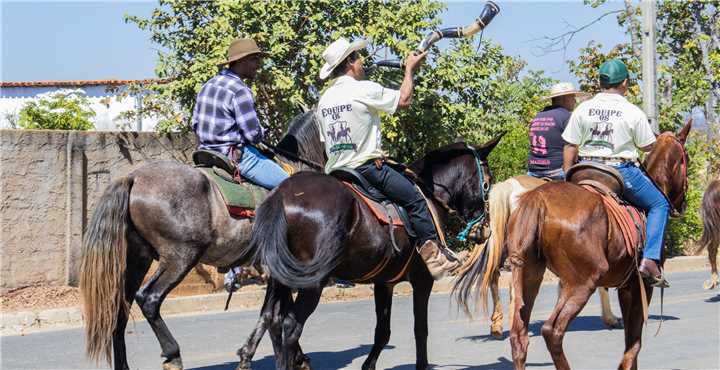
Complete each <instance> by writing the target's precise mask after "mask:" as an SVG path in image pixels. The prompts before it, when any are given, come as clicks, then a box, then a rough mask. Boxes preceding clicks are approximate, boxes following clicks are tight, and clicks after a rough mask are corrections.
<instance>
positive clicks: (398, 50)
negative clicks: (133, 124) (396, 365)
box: [126, 0, 550, 172]
mask: <svg viewBox="0 0 720 370" xmlns="http://www.w3.org/2000/svg"><path fill="white" fill-rule="evenodd" d="M204 4H205V5H204V6H203V7H197V6H195V2H192V1H165V0H163V1H161V2H160V7H159V8H158V9H156V10H155V11H154V12H153V15H152V17H151V18H150V19H142V18H139V17H134V16H128V17H126V20H127V21H128V22H132V23H135V24H137V25H138V27H140V28H141V29H143V30H148V31H150V32H151V34H152V40H153V41H154V42H156V43H158V44H159V45H160V46H162V47H163V49H165V50H166V51H165V52H161V55H160V62H159V63H158V65H157V67H156V71H157V73H158V76H159V77H161V78H168V79H171V80H170V81H169V82H168V83H164V84H159V85H156V86H152V87H150V88H151V89H152V90H153V91H154V92H155V94H149V95H147V97H146V100H155V102H156V103H157V104H153V102H152V101H151V102H145V104H144V105H145V107H146V110H145V112H141V114H148V113H152V114H156V115H159V116H161V117H165V118H166V120H165V122H166V123H167V124H165V125H164V127H165V128H166V129H173V130H177V129H180V130H188V129H189V118H190V116H191V109H192V106H193V104H194V99H195V96H196V94H197V92H198V91H199V89H200V87H201V86H202V84H203V83H204V82H205V81H207V80H208V79H209V78H211V77H212V76H213V75H214V74H215V73H217V70H218V69H217V66H216V64H217V63H218V62H220V61H222V60H223V58H224V56H225V55H224V54H225V52H226V47H227V45H228V44H229V42H230V41H231V40H232V39H233V38H234V37H237V36H238V35H241V36H247V37H252V38H254V39H255V40H256V41H257V42H258V44H259V46H260V48H261V49H263V50H267V51H269V53H270V57H269V58H266V61H265V65H264V68H263V69H261V71H260V73H259V74H258V78H257V80H256V83H254V85H253V86H252V88H253V91H254V92H255V95H256V104H257V108H258V113H259V114H260V116H261V120H262V121H263V122H267V126H269V127H268V128H269V131H270V134H271V139H270V140H272V138H277V137H278V135H279V134H280V133H281V132H283V131H284V129H285V127H284V124H285V122H288V121H289V120H290V118H291V117H292V116H293V115H295V114H297V113H298V112H299V106H305V107H308V106H312V105H313V104H314V103H315V102H316V100H317V98H318V96H317V92H318V91H322V89H323V87H324V81H320V80H319V79H318V71H319V69H320V67H321V65H322V58H321V53H322V51H323V50H324V48H325V47H326V45H328V44H329V43H330V42H332V41H333V40H334V39H336V38H337V37H339V36H344V37H347V38H349V39H353V38H357V37H363V38H367V39H369V41H370V48H369V49H370V55H369V57H370V58H374V59H384V58H385V57H387V56H397V55H401V56H402V55H406V54H407V53H408V52H410V51H411V50H412V49H413V48H414V47H415V46H416V45H417V44H418V42H419V41H420V40H421V38H422V36H423V35H424V34H426V33H427V31H429V30H430V29H432V28H434V27H435V26H437V25H438V24H439V23H440V19H439V18H438V16H439V15H440V12H441V11H442V10H443V8H444V5H443V4H442V3H439V2H436V1H432V0H421V1H417V2H412V3H405V2H385V1H379V0H374V1H364V2H356V1H349V0H348V1H330V0H322V1H310V2H264V1H261V2H255V1H250V0H242V1H237V2H224V1H220V2H210V3H204ZM478 10H479V8H478ZM471 20H472V17H470V16H469V17H468V22H469V21H471ZM523 68H524V62H522V61H519V60H516V59H513V58H511V57H508V56H506V55H503V53H502V48H501V47H499V46H498V45H495V44H492V43H490V42H487V41H486V42H484V43H483V44H482V47H481V48H480V53H477V52H476V45H474V44H473V40H468V39H464V40H459V41H456V42H451V43H450V46H449V47H448V49H447V50H445V51H443V52H442V53H439V52H438V49H434V50H433V52H432V53H431V54H430V57H429V58H428V62H427V63H426V64H425V66H424V67H422V69H421V70H420V71H419V73H418V75H417V76H416V90H415V95H414V101H413V105H412V108H411V109H409V110H405V111H401V112H398V113H397V114H396V115H393V116H386V117H383V126H384V127H383V129H384V135H385V139H386V143H387V144H386V148H388V149H390V151H391V155H393V156H395V157H397V158H399V159H401V160H405V161H409V160H412V159H414V158H417V157H419V156H420V154H421V153H423V152H425V151H427V150H429V149H432V148H436V147H438V146H440V145H444V144H447V143H448V142H450V141H453V140H455V139H457V138H464V139H465V140H467V141H468V142H473V143H480V142H482V141H485V140H487V139H489V138H491V137H492V136H493V135H496V134H498V133H499V132H501V131H503V130H505V129H507V128H515V127H516V125H518V124H521V123H522V124H524V123H525V122H528V121H529V120H530V118H531V117H532V115H534V114H535V113H536V112H537V110H539V109H540V107H541V105H542V102H541V101H540V100H539V98H538V97H539V96H541V95H543V93H544V90H545V89H546V88H547V86H548V85H549V82H550V81H549V79H547V78H544V77H543V76H542V75H540V74H537V73H529V74H528V75H527V76H525V77H522V78H521V77H520V71H521V70H522V69H523ZM371 78H372V79H374V80H377V81H383V82H384V83H386V82H388V81H395V86H392V83H391V86H390V87H397V84H399V81H400V80H401V72H400V71H394V70H378V71H377V72H375V73H374V74H373V75H372V76H371ZM163 101H165V102H177V103H179V105H180V107H181V109H180V112H179V113H178V110H177V109H174V110H173V109H167V108H163V106H162V104H161V103H162V102H163ZM158 102H159V103H158ZM172 105H173V103H169V104H168V103H166V104H165V106H172ZM518 139H520V138H519V137H518ZM507 140H508V138H506V139H505V140H503V141H504V142H505V141H507ZM522 140H527V139H526V138H522ZM501 147H502V146H501ZM510 147H517V145H515V146H513V145H510ZM499 149H500V148H499ZM526 155H527V152H525V153H522V155H520V154H519V152H518V154H517V155H516V158H514V159H513V161H512V162H513V165H512V166H510V165H508V166H507V167H505V168H521V167H522V166H523V162H524V161H525V156H526ZM501 172H502V171H501Z"/></svg>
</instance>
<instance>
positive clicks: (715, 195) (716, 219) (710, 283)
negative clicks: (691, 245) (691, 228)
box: [700, 179, 720, 289]
mask: <svg viewBox="0 0 720 370" xmlns="http://www.w3.org/2000/svg"><path fill="white" fill-rule="evenodd" d="M701 213H702V219H703V233H702V237H701V238H700V246H701V248H707V250H708V259H710V269H711V276H710V280H707V281H705V283H704V284H703V285H704V287H705V289H715V287H717V286H718V284H720V278H718V270H717V251H718V247H720V179H718V180H715V181H713V182H711V183H710V185H709V186H708V188H707V189H706V190H705V194H703V199H702V209H701Z"/></svg>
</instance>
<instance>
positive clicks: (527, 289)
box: [507, 193, 545, 369]
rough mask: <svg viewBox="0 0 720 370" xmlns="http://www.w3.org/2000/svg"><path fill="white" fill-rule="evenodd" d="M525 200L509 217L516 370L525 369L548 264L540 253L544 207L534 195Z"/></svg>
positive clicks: (512, 331)
mask: <svg viewBox="0 0 720 370" xmlns="http://www.w3.org/2000/svg"><path fill="white" fill-rule="evenodd" d="M522 199H523V201H521V203H520V206H519V207H518V209H517V210H516V211H515V212H514V213H513V215H512V216H511V217H510V223H509V226H508V230H509V233H508V238H507V248H508V255H509V258H510V263H511V264H512V266H513V268H512V296H511V303H510V307H511V310H512V311H513V313H512V315H511V317H512V320H511V322H510V345H511V347H512V356H513V363H514V365H515V368H516V369H524V368H525V361H526V360H527V350H528V344H529V339H528V327H529V325H530V313H531V311H532V308H533V304H534V303H535V298H536V297H537V293H538V291H539V289H540V284H541V283H542V279H543V275H544V273H545V261H544V260H542V258H541V257H540V256H539V255H538V250H537V248H538V246H537V242H538V235H539V231H540V226H541V220H542V217H543V209H544V205H543V204H542V202H541V200H540V198H539V197H537V196H536V195H535V194H534V193H529V194H526V195H525V196H523V198H522Z"/></svg>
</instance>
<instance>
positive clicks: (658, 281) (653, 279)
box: [638, 269, 670, 288]
mask: <svg viewBox="0 0 720 370" xmlns="http://www.w3.org/2000/svg"><path fill="white" fill-rule="evenodd" d="M638 272H639V273H640V276H642V277H643V279H644V280H645V281H647V282H648V283H649V284H650V285H651V286H653V287H655V288H669V287H670V282H668V281H667V279H665V274H664V273H663V270H662V269H660V276H659V277H658V276H652V275H650V274H646V273H644V272H643V271H640V270H638Z"/></svg>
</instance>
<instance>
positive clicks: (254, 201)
mask: <svg viewBox="0 0 720 370" xmlns="http://www.w3.org/2000/svg"><path fill="white" fill-rule="evenodd" d="M198 169H199V170H201V171H203V172H204V173H205V174H206V175H207V176H208V178H210V180H212V181H213V182H215V184H217V186H218V188H219V189H220V193H221V194H222V196H223V199H224V201H225V205H226V206H227V209H228V212H229V213H230V215H231V216H233V217H237V218H253V217H255V208H256V207H257V206H259V205H260V203H261V202H262V201H263V200H265V197H266V196H267V193H268V191H267V190H266V189H265V188H263V187H261V186H257V185H255V184H252V183H249V182H243V183H237V182H235V180H233V178H232V176H231V175H230V174H229V173H227V172H226V171H225V170H222V169H220V168H218V167H198Z"/></svg>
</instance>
